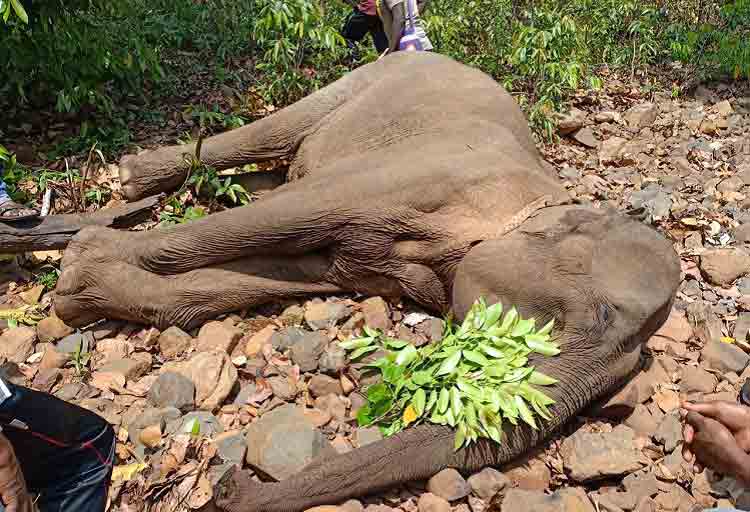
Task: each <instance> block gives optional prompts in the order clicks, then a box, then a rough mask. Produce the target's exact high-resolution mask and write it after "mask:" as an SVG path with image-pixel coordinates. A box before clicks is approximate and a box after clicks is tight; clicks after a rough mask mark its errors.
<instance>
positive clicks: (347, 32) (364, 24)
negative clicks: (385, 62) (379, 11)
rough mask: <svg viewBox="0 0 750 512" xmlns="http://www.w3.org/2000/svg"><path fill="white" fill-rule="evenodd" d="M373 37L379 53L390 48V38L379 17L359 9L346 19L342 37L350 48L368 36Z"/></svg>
mask: <svg viewBox="0 0 750 512" xmlns="http://www.w3.org/2000/svg"><path fill="white" fill-rule="evenodd" d="M368 33H369V34H370V35H371V36H372V43H373V45H374V46H375V49H376V50H377V51H378V53H383V52H384V51H385V50H386V48H388V38H387V37H386V35H385V31H384V30H383V23H382V22H381V21H380V18H379V17H378V16H370V15H369V14H365V13H363V12H361V11H360V10H358V9H356V8H355V9H354V10H353V11H352V13H351V14H350V15H349V16H348V17H347V18H346V22H345V23H344V27H343V28H342V29H341V35H342V36H343V37H344V39H346V41H347V43H349V46H350V47H353V46H354V43H357V42H359V41H361V40H362V39H364V38H365V36H366V35H367V34H368Z"/></svg>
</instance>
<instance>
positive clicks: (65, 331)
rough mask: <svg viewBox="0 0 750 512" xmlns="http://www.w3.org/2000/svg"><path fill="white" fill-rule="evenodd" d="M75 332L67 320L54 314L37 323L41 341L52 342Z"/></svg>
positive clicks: (38, 335)
mask: <svg viewBox="0 0 750 512" xmlns="http://www.w3.org/2000/svg"><path fill="white" fill-rule="evenodd" d="M73 332H74V330H73V328H72V327H68V326H67V325H65V322H63V321H62V320H60V319H59V318H57V317H56V316H54V315H53V316H48V317H47V318H44V319H43V320H41V321H40V322H39V323H38V324H37V325H36V335H37V337H38V338H39V342H40V343H51V342H53V341H57V340H59V339H61V338H64V337H65V336H68V335H70V334H73Z"/></svg>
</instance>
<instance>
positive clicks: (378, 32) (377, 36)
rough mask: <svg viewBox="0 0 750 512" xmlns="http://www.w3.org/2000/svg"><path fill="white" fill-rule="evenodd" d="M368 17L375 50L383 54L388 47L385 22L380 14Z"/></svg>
mask: <svg viewBox="0 0 750 512" xmlns="http://www.w3.org/2000/svg"><path fill="white" fill-rule="evenodd" d="M368 18H369V29H370V36H372V44H373V45H374V46H375V50H376V51H377V52H378V54H381V53H383V52H384V51H386V50H387V49H388V36H386V35H385V30H384V29H383V22H382V21H380V17H379V16H368Z"/></svg>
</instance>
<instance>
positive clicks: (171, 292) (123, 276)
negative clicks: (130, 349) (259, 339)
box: [55, 255, 342, 329]
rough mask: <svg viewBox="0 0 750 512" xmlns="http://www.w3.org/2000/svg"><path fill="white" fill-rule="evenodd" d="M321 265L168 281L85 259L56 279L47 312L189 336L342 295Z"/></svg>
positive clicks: (256, 262)
mask: <svg viewBox="0 0 750 512" xmlns="http://www.w3.org/2000/svg"><path fill="white" fill-rule="evenodd" d="M328 266H329V263H328V261H327V259H326V258H323V257H320V256H315V255H310V256H299V257H292V258H273V259H266V258H248V259H244V260H237V261H233V262H231V263H228V264H224V265H217V266H212V267H206V268H201V269H197V270H193V271H190V272H186V273H184V274H178V275H172V276H159V275H156V274H153V273H151V272H148V271H146V270H143V269H141V268H138V267H135V266H133V265H129V264H127V263H124V262H122V261H111V260H108V259H102V258H96V257H95V256H94V257H89V258H88V259H87V261H86V262H85V264H84V265H80V266H76V267H74V268H73V269H72V270H69V271H66V272H65V273H63V275H62V276H61V277H60V282H59V283H58V289H57V293H56V297H55V311H56V313H57V314H58V315H59V316H60V318H62V319H63V320H65V322H66V323H68V324H69V325H74V326H78V325H86V324H89V323H92V322H94V321H96V320H99V319H102V318H121V319H125V320H131V321H135V322H139V323H143V324H147V325H154V326H156V327H158V328H160V329H163V328H166V327H169V326H172V325H177V326H180V327H182V328H183V329H191V328H193V327H196V326H198V325H200V324H201V323H203V322H205V321H206V320H209V319H211V318H215V317H216V316H218V315H220V314H223V313H229V312H232V311H238V310H240V309H243V308H247V307H252V306H255V305H259V304H263V303H267V302H269V301H272V300H281V299H286V298H292V297H301V296H305V295H310V294H323V293H336V292H340V291H342V290H341V288H340V287H339V286H337V285H335V284H333V283H329V282H326V280H325V279H326V274H327V270H328Z"/></svg>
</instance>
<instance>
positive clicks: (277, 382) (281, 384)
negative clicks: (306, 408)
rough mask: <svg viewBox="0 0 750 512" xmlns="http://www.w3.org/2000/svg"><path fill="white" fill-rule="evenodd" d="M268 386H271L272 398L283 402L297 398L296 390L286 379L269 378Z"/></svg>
mask: <svg viewBox="0 0 750 512" xmlns="http://www.w3.org/2000/svg"><path fill="white" fill-rule="evenodd" d="M268 384H269V385H270V386H271V390H272V391H273V394H274V396H277V397H279V398H280V399H282V400H284V401H289V400H294V397H295V396H297V388H296V386H294V385H293V384H292V383H291V382H290V381H289V378H288V377H285V376H283V375H277V376H274V377H270V378H269V379H268Z"/></svg>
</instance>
